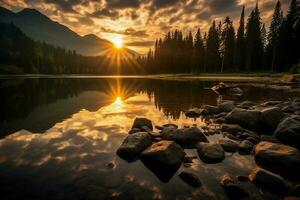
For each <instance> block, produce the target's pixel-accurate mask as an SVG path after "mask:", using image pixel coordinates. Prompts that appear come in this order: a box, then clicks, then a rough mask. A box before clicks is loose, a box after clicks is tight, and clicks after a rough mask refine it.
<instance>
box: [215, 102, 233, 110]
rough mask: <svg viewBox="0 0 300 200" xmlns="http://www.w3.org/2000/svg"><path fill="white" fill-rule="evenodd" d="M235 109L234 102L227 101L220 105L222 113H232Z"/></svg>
mask: <svg viewBox="0 0 300 200" xmlns="http://www.w3.org/2000/svg"><path fill="white" fill-rule="evenodd" d="M234 108H235V105H234V101H225V102H222V103H220V104H219V109H220V110H221V111H222V112H231V111H232V110H233V109H234Z"/></svg>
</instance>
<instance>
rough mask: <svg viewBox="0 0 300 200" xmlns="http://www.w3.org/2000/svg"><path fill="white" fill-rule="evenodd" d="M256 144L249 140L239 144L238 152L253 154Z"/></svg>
mask: <svg viewBox="0 0 300 200" xmlns="http://www.w3.org/2000/svg"><path fill="white" fill-rule="evenodd" d="M253 147H254V144H253V143H252V142H250V141H249V140H244V141H242V142H241V143H240V144H239V148H238V151H239V153H240V154H251V153H252V152H253Z"/></svg>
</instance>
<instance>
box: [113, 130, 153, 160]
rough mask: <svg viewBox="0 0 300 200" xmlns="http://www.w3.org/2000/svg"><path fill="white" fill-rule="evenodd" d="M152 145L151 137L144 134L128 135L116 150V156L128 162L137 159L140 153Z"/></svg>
mask: <svg viewBox="0 0 300 200" xmlns="http://www.w3.org/2000/svg"><path fill="white" fill-rule="evenodd" d="M151 143H152V139H151V136H150V135H149V134H148V133H146V132H138V133H133V134H131V135H128V136H127V137H126V138H125V140H124V141H123V143H122V145H121V146H120V147H119V149H118V150H117V154H118V155H119V156H120V157H121V158H123V159H124V160H126V161H128V162H133V161H135V160H137V159H138V157H139V155H140V153H142V151H144V150H145V149H146V148H147V147H149V146H150V145H151Z"/></svg>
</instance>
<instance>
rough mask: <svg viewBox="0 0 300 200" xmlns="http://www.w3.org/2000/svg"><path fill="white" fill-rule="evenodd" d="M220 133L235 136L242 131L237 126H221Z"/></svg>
mask: <svg viewBox="0 0 300 200" xmlns="http://www.w3.org/2000/svg"><path fill="white" fill-rule="evenodd" d="M222 131H224V132H227V133H230V134H233V135H236V134H237V133H240V132H243V131H244V129H243V128H242V127H241V126H240V125H237V124H223V125H222Z"/></svg>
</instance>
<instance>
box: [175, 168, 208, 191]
mask: <svg viewBox="0 0 300 200" xmlns="http://www.w3.org/2000/svg"><path fill="white" fill-rule="evenodd" d="M178 176H179V177H180V178H181V179H182V180H183V181H184V182H185V183H187V184H188V185H190V186H192V187H195V188H197V187H200V186H201V185H202V184H201V181H200V179H199V178H198V177H197V176H196V175H195V174H193V173H191V172H187V171H182V172H181V173H180V174H179V175H178Z"/></svg>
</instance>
